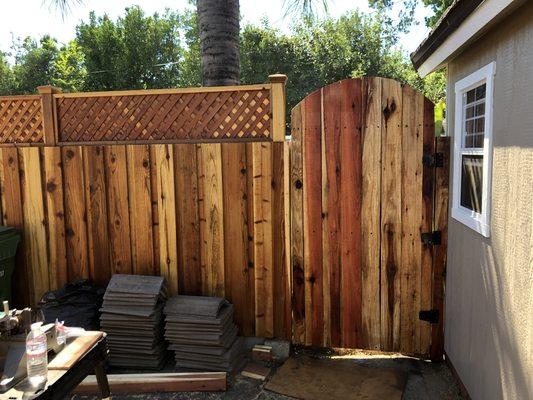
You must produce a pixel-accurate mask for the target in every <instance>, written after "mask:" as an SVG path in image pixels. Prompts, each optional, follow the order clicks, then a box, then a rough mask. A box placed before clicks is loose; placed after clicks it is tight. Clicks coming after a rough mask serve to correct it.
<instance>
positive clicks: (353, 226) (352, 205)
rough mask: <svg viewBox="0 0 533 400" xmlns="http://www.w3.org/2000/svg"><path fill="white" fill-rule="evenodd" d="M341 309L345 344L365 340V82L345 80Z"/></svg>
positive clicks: (342, 111)
mask: <svg viewBox="0 0 533 400" xmlns="http://www.w3.org/2000/svg"><path fill="white" fill-rule="evenodd" d="M341 84H342V85H341V139H340V140H341V154H340V157H341V171H340V180H341V187H340V189H341V203H340V209H341V223H340V228H341V235H342V239H341V277H342V279H341V310H342V319H341V326H342V345H343V346H344V347H357V346H358V345H359V343H360V341H361V324H362V320H361V301H362V298H361V297H362V292H361V200H362V196H361V181H362V176H361V174H362V165H361V163H362V149H361V125H362V85H361V80H360V79H357V80H355V79H350V80H345V81H342V82H341Z"/></svg>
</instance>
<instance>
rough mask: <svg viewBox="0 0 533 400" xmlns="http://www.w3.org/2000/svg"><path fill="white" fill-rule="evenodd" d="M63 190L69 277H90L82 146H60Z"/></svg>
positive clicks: (71, 279) (74, 278)
mask: <svg viewBox="0 0 533 400" xmlns="http://www.w3.org/2000/svg"><path fill="white" fill-rule="evenodd" d="M61 157H62V161H63V185H64V186H63V193H64V196H65V236H66V245H67V267H68V279H69V281H73V280H76V279H80V278H89V256H88V251H87V250H88V243H87V222H86V205H85V190H84V187H85V184H84V174H83V155H82V148H81V147H79V146H65V147H62V148H61Z"/></svg>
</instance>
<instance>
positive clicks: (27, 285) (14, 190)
mask: <svg viewBox="0 0 533 400" xmlns="http://www.w3.org/2000/svg"><path fill="white" fill-rule="evenodd" d="M0 151H1V155H2V157H1V159H0V165H1V168H0V185H1V194H2V220H3V223H4V225H8V226H13V227H14V228H15V229H16V230H17V231H18V232H19V233H21V234H23V233H24V216H23V213H22V192H21V186H20V171H19V156H18V150H17V149H16V148H14V147H12V148H3V149H1V150H0ZM15 262H16V263H17V265H18V266H19V267H18V268H15V270H14V271H13V278H12V282H13V287H12V298H13V303H14V304H15V305H16V306H17V307H20V306H22V307H23V306H25V305H27V304H33V285H32V275H31V271H30V265H29V264H28V263H27V262H26V246H25V243H24V241H21V243H20V244H19V247H18V251H17V254H16V258H15Z"/></svg>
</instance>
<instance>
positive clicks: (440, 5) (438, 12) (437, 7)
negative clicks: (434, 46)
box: [422, 0, 453, 28]
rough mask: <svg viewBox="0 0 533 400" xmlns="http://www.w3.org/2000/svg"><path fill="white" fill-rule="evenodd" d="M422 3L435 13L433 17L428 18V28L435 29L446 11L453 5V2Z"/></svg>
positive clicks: (446, 0)
mask: <svg viewBox="0 0 533 400" xmlns="http://www.w3.org/2000/svg"><path fill="white" fill-rule="evenodd" d="M422 2H423V3H424V5H425V6H428V7H430V8H431V10H432V11H433V15H431V16H429V17H426V26H428V27H430V28H433V27H434V26H435V24H436V23H437V22H438V20H439V18H440V17H441V16H442V14H444V11H446V9H447V8H448V7H449V6H451V5H452V3H453V0H422Z"/></svg>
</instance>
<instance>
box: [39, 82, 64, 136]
mask: <svg viewBox="0 0 533 400" xmlns="http://www.w3.org/2000/svg"><path fill="white" fill-rule="evenodd" d="M37 90H38V91H39V94H40V95H41V103H42V110H43V130H44V144H45V145H46V146H55V145H56V142H57V121H56V115H55V114H56V107H55V102H54V94H55V93H61V89H60V88H57V87H55V86H50V85H46V86H39V87H37Z"/></svg>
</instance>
